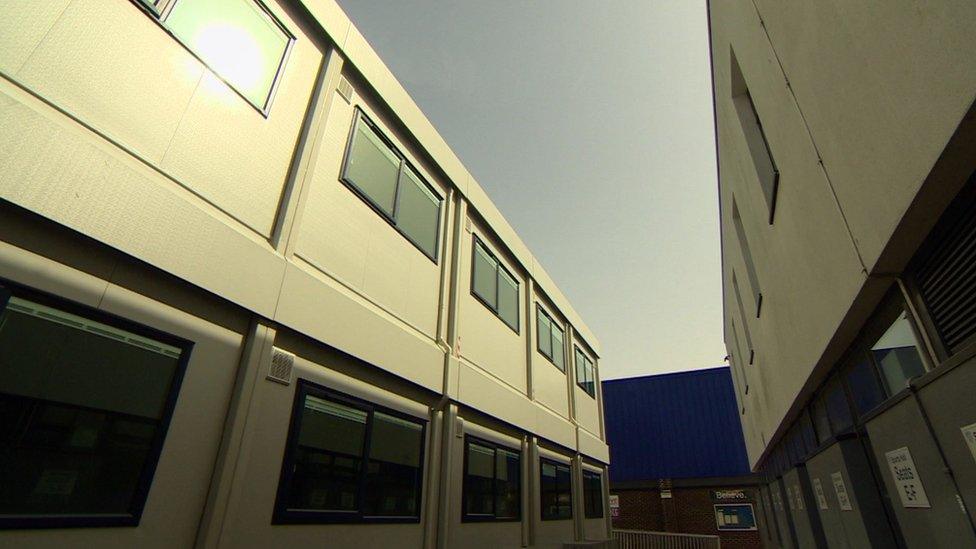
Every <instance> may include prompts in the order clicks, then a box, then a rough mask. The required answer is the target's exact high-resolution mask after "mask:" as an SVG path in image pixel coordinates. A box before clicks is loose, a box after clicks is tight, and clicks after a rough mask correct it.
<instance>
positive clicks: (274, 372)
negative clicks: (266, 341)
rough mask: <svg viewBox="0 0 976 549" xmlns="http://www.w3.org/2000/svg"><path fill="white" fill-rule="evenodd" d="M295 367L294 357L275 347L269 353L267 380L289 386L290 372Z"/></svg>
mask: <svg viewBox="0 0 976 549" xmlns="http://www.w3.org/2000/svg"><path fill="white" fill-rule="evenodd" d="M294 367H295V355H293V354H291V353H289V352H288V351H282V350H281V349H279V348H277V347H275V348H274V349H273V350H272V351H271V365H270V367H269V368H268V376H267V377H268V379H270V380H271V381H276V382H278V383H282V384H284V385H291V371H292V369H293V368H294Z"/></svg>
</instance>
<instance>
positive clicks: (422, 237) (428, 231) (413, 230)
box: [396, 168, 441, 257]
mask: <svg viewBox="0 0 976 549" xmlns="http://www.w3.org/2000/svg"><path fill="white" fill-rule="evenodd" d="M399 201H400V203H399V205H398V206H397V211H396V224H397V227H400V230H402V231H403V232H404V234H406V235H407V236H408V237H409V238H410V240H412V241H413V242H414V243H415V244H416V245H417V246H420V249H421V250H423V251H424V253H426V254H427V255H429V256H430V257H437V227H438V223H439V222H440V204H441V201H440V199H439V198H437V196H435V195H434V193H432V192H431V191H430V189H428V188H427V185H425V184H424V183H423V182H422V181H421V180H420V178H419V177H417V175H416V174H415V173H413V170H411V169H410V168H405V169H404V170H403V177H402V178H401V179H400V198H399Z"/></svg>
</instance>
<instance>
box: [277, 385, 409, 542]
mask: <svg viewBox="0 0 976 549" xmlns="http://www.w3.org/2000/svg"><path fill="white" fill-rule="evenodd" d="M423 449H424V423H423V422H422V421H420V420H418V419H416V418H413V417H411V416H408V415H404V414H401V413H399V412H396V411H393V410H388V409H384V408H381V407H379V406H375V405H372V404H370V403H367V402H364V401H361V400H359V399H355V398H352V397H348V396H345V395H341V394H339V393H335V392H332V391H328V390H326V389H323V388H321V387H319V386H317V385H314V384H312V383H310V382H308V381H304V380H301V381H299V384H298V390H297V396H296V399H295V406H294V409H293V412H292V424H291V428H290V429H289V434H288V446H287V448H286V450H285V459H284V462H283V464H282V470H281V478H280V483H279V486H278V498H277V501H276V503H275V516H274V522H275V523H276V524H282V523H326V522H419V521H420V495H421V485H422V484H421V483H422V481H423V468H422V467H423V453H424V452H423Z"/></svg>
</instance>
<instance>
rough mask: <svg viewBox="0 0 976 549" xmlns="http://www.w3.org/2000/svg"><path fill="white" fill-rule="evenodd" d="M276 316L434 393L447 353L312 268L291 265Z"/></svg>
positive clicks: (283, 322) (284, 322)
mask: <svg viewBox="0 0 976 549" xmlns="http://www.w3.org/2000/svg"><path fill="white" fill-rule="evenodd" d="M274 319H275V320H277V321H278V322H281V323H282V324H285V325H287V326H290V327H291V328H293V329H295V330H297V331H299V332H301V333H304V334H307V335H309V336H311V337H313V338H315V339H317V340H319V341H322V342H324V343H327V344H328V345H331V346H333V347H335V348H337V349H339V350H341V351H344V352H347V353H349V354H351V355H353V356H355V357H357V358H360V359H362V360H365V361H366V362H369V363H371V364H373V365H375V366H378V367H379V368H382V369H384V370H386V371H388V372H391V373H393V374H396V375H398V376H400V377H403V378H405V379H408V380H410V381H413V382H414V383H417V384H419V385H421V386H423V387H426V388H428V389H430V390H432V391H438V392H440V390H441V388H442V385H443V368H444V352H443V351H442V350H441V349H440V348H439V347H437V346H436V345H435V344H434V342H433V341H431V340H430V339H429V338H427V337H426V336H424V335H423V334H421V333H419V332H417V331H416V330H415V329H412V328H410V327H409V326H407V325H406V324H404V323H403V322H402V321H400V320H398V319H397V318H396V317H394V316H392V315H390V314H389V313H387V312H385V311H383V310H382V309H380V308H378V307H376V306H375V305H373V304H371V303H369V302H367V301H365V300H364V299H363V298H362V297H361V296H359V295H358V294H356V293H355V292H353V291H351V290H349V289H348V288H346V287H345V286H342V285H340V284H338V283H336V282H335V281H334V280H332V279H330V278H329V277H327V276H325V275H323V274H321V273H317V271H316V270H315V269H313V268H311V267H299V266H296V265H295V264H293V263H289V264H288V266H287V269H286V271H285V278H284V282H283V283H282V287H281V296H280V299H279V303H278V309H277V312H276V314H275V315H274Z"/></svg>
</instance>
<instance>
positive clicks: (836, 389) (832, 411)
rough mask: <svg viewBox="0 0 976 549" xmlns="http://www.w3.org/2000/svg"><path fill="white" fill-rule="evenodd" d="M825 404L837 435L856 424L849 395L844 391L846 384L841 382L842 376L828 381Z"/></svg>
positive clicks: (832, 430)
mask: <svg viewBox="0 0 976 549" xmlns="http://www.w3.org/2000/svg"><path fill="white" fill-rule="evenodd" d="M824 404H826V405H827V417H828V418H830V428H831V432H832V433H834V434H835V435H836V434H839V433H842V432H844V431H846V430H847V429H849V428H850V427H851V426H852V425H853V424H854V420H853V418H852V417H851V407H850V404H848V402H847V395H846V394H845V393H844V385H843V384H842V383H841V382H840V378H834V379H832V380H831V381H830V382H829V383H827V388H826V390H825V392H824Z"/></svg>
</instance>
